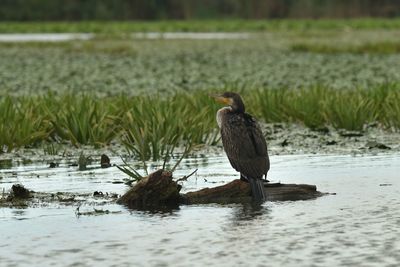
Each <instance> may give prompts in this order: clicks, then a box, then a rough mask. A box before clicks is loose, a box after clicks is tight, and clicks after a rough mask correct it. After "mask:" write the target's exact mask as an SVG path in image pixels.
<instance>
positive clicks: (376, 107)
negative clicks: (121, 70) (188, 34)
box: [0, 85, 400, 162]
mask: <svg viewBox="0 0 400 267" xmlns="http://www.w3.org/2000/svg"><path fill="white" fill-rule="evenodd" d="M242 93H243V96H244V99H245V102H246V103H247V106H248V111H249V112H250V113H253V114H254V115H256V116H257V117H258V118H260V119H261V120H263V121H265V122H295V123H303V124H305V125H306V126H308V127H310V128H318V127H323V126H328V125H331V126H333V127H335V128H337V129H341V128H342V129H346V130H357V131H360V130H363V128H364V127H365V125H367V124H371V123H378V125H380V126H381V127H382V128H385V129H388V130H391V131H398V130H400V123H399V122H400V119H399V118H400V88H399V87H398V86H397V85H382V86H378V87H372V88H369V89H353V90H335V89H329V88H325V87H321V86H320V87H311V88H303V89H295V90H294V89H260V90H247V91H243V92H242ZM218 108H219V106H218V105H217V104H215V103H214V102H213V101H212V100H211V99H210V98H209V96H208V94H207V92H197V93H192V94H190V93H185V92H180V93H179V92H178V93H176V94H174V95H164V96H161V95H154V96H111V97H96V96H94V95H62V96H56V95H52V94H48V95H45V96H36V97H32V98H28V97H6V98H3V99H2V100H1V101H0V111H2V112H0V116H1V123H0V133H1V134H0V147H1V148H2V151H3V152H6V151H12V150H13V149H15V148H19V147H28V146H37V145H41V144H44V147H45V148H44V149H45V151H47V152H46V153H48V154H56V153H57V151H58V149H57V145H51V144H53V143H54V144H58V143H64V142H67V143H70V144H72V145H74V146H77V147H79V146H81V145H86V144H90V145H92V146H94V147H99V146H105V145H108V144H110V142H112V141H116V142H119V143H121V144H123V145H124V147H125V148H126V150H127V151H128V152H129V153H131V154H132V155H134V156H138V157H139V158H140V159H141V160H142V161H143V162H145V161H148V160H153V161H158V160H165V155H171V154H172V153H173V152H177V150H176V149H178V148H179V149H182V148H183V147H186V146H188V147H190V148H193V147H194V146H196V145H202V144H208V145H214V144H216V143H217V142H218V138H219V133H218V129H217V126H216V122H215V113H216V111H217V109H218ZM49 144H50V145H49ZM178 152H182V151H178Z"/></svg>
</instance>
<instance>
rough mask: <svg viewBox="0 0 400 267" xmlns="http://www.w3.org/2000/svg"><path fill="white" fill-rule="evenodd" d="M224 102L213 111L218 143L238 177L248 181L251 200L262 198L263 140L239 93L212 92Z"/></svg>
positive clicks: (265, 169)
mask: <svg viewBox="0 0 400 267" xmlns="http://www.w3.org/2000/svg"><path fill="white" fill-rule="evenodd" d="M212 96H213V97H214V98H215V99H216V100H217V101H218V102H220V103H223V104H225V105H228V106H227V107H223V108H221V109H220V110H218V112H217V123H218V126H219V128H220V129H221V138H222V144H223V145H224V150H225V152H226V155H227V156H228V159H229V162H230V163H231V165H232V167H233V168H234V169H235V170H236V171H238V172H240V179H241V180H245V181H248V182H250V186H251V191H252V195H253V200H254V201H257V202H263V201H265V193H264V185H263V180H262V178H263V176H264V175H265V178H266V177H267V173H268V170H269V157H268V151H267V143H266V141H265V138H264V136H263V134H262V131H261V128H260V126H259V124H258V123H257V121H256V120H255V119H254V118H253V117H252V116H251V115H250V114H248V113H246V112H245V106H244V104H243V100H242V98H241V97H240V95H239V94H236V93H232V92H226V93H223V94H220V95H212Z"/></svg>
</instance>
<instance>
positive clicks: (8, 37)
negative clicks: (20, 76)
mask: <svg viewBox="0 0 400 267" xmlns="http://www.w3.org/2000/svg"><path fill="white" fill-rule="evenodd" d="M253 36H254V34H250V33H230V32H143V33H133V34H131V37H132V38H134V39H173V40H176V39H186V40H216V39H220V40H226V39H249V38H251V37H253ZM94 37H95V35H94V34H92V33H1V34H0V42H65V41H72V40H90V39H93V38H94Z"/></svg>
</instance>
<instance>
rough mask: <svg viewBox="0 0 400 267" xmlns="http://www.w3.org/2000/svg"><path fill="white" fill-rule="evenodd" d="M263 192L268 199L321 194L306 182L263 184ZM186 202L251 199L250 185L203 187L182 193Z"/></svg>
mask: <svg viewBox="0 0 400 267" xmlns="http://www.w3.org/2000/svg"><path fill="white" fill-rule="evenodd" d="M265 194H266V197H267V200H269V201H286V200H306V199H312V198H316V197H319V196H321V195H323V194H322V193H321V192H318V191H317V187H316V186H315V185H307V184H281V183H274V184H268V183H266V184H265ZM183 198H184V200H185V203H186V204H205V203H238V202H247V201H251V189H250V185H249V184H248V183H246V182H243V181H241V180H234V181H232V182H230V183H228V184H225V185H222V186H218V187H214V188H204V189H202V190H199V191H195V192H189V193H187V194H185V195H183Z"/></svg>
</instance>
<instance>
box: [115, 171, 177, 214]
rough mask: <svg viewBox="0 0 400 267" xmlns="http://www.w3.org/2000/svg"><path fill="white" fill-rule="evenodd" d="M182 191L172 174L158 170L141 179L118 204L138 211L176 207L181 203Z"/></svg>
mask: <svg viewBox="0 0 400 267" xmlns="http://www.w3.org/2000/svg"><path fill="white" fill-rule="evenodd" d="M180 189H181V186H180V185H178V184H177V183H176V182H175V181H173V180H172V173H171V172H168V171H164V170H158V171H156V172H153V173H151V174H150V175H149V176H147V177H145V178H143V179H141V180H140V181H139V182H138V183H137V184H136V185H135V186H134V187H132V188H131V189H130V190H129V191H128V192H126V193H125V194H124V195H123V196H122V197H120V198H119V199H118V200H117V203H119V204H124V205H127V206H128V207H130V208H136V209H152V208H163V207H174V206H178V205H179V203H180V202H181V195H180V194H179V191H180Z"/></svg>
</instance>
